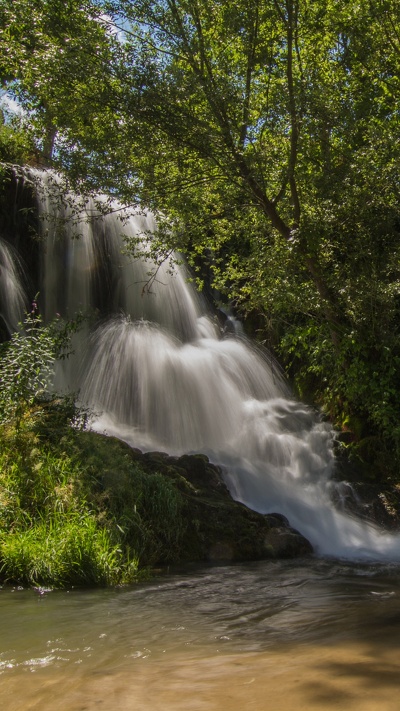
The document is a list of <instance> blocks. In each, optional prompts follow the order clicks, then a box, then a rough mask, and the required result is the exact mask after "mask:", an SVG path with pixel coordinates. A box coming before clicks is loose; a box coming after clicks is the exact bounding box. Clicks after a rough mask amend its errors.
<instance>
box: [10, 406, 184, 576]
mask: <svg viewBox="0 0 400 711" xmlns="http://www.w3.org/2000/svg"><path fill="white" fill-rule="evenodd" d="M74 419H75V422H74ZM127 449H128V448H126V449H125V448H124V445H123V444H122V443H120V442H117V441H116V442H113V441H112V440H110V439H109V438H105V437H102V436H100V435H96V434H94V433H91V432H87V431H85V430H83V429H81V428H80V427H79V424H78V425H77V422H76V411H75V408H74V406H73V405H72V404H71V402H70V401H68V400H62V399H60V400H54V401H51V402H46V403H42V404H41V405H35V406H32V407H31V408H29V410H26V411H25V413H24V416H23V417H22V418H21V419H20V420H19V422H18V426H16V423H15V421H9V422H7V423H3V424H2V425H1V426H0V579H1V580H2V581H6V582H10V583H17V584H22V585H25V584H27V585H42V586H43V585H44V586H46V585H47V586H51V587H65V586H71V585H75V586H86V585H92V586H93V585H117V584H124V583H128V582H133V581H136V580H138V579H141V578H142V577H143V575H146V568H147V567H148V566H151V565H154V564H155V563H158V564H162V563H170V562H174V561H176V560H177V559H179V554H180V546H181V543H182V536H183V533H184V530H185V524H184V521H183V519H182V515H181V514H182V508H183V499H182V497H181V495H180V494H179V492H177V490H176V489H175V488H174V486H173V485H172V483H170V482H169V481H168V480H167V479H165V478H164V477H162V476H161V475H160V474H158V473H157V472H154V473H148V472H145V471H144V470H143V469H142V468H141V467H140V465H139V464H138V463H137V462H135V461H134V460H133V459H132V458H131V457H130V456H129V453H128V452H127V451H126V450H127Z"/></svg>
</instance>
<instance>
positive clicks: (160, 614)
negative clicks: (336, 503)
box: [0, 561, 400, 711]
mask: <svg viewBox="0 0 400 711" xmlns="http://www.w3.org/2000/svg"><path fill="white" fill-rule="evenodd" d="M0 607H1V617H2V621H3V622H2V632H1V647H0V652H1V653H0V670H1V675H0V704H1V708H5V709H7V711H14V709H15V710H16V709H17V708H18V709H19V710H20V709H21V708H22V709H24V710H25V709H32V710H39V709H40V710H41V711H50V709H54V708H59V709H62V710H63V711H78V709H80V710H81V711H83V709H86V710H92V709H95V708H96V709H97V708H107V709H114V708H118V709H125V708H126V709H133V708H134V709H135V711H136V709H143V711H155V710H157V709H160V710H161V709H163V711H176V709H181V708H182V709H184V708H185V709H190V708H193V709H199V710H200V709H215V710H216V711H222V709H223V708H225V706H226V705H227V703H228V702H229V708H230V709H238V711H239V709H243V708H244V709H246V708H248V709H256V711H261V710H262V711H264V709H269V708H271V709H274V710H275V709H277V708H281V709H284V710H285V711H288V710H289V709H294V708H296V709H298V708H300V709H301V708H304V709H325V708H326V709H330V708H343V709H344V708H346V709H348V708H349V709H357V711H369V710H370V709H376V710H377V709H378V708H379V709H382V708H383V709H387V710H388V711H389V709H390V710H391V709H393V710H394V709H397V708H398V706H396V703H397V693H396V692H397V691H398V690H399V687H400V674H399V672H400V663H399V662H398V653H397V652H398V639H399V631H400V569H399V567H394V566H367V565H355V564H354V565H350V564H348V563H341V562H329V561H311V562H310V561H297V562H295V563H293V562H288V561H286V562H285V561H275V562H263V563H256V564H246V565H237V566H226V567H215V568H211V569H207V570H201V569H194V570H192V571H191V572H183V573H174V574H169V575H165V576H164V577H162V578H160V579H158V580H156V581H153V582H151V583H148V584H144V585H140V586H137V587H134V588H121V589H116V590H99V591H93V590H89V591H78V590H73V591H70V592H45V591H32V590H16V589H14V590H12V589H3V590H0ZM374 704H375V705H374Z"/></svg>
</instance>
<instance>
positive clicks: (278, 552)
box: [131, 449, 313, 562]
mask: <svg viewBox="0 0 400 711" xmlns="http://www.w3.org/2000/svg"><path fill="white" fill-rule="evenodd" d="M131 456H132V458H133V459H135V460H136V461H137V462H138V464H139V465H140V467H141V468H142V469H144V470H145V471H149V472H152V473H153V472H159V473H160V474H162V475H164V476H166V477H168V478H169V479H170V480H171V481H172V482H173V483H174V486H176V487H177V488H178V490H179V491H180V493H181V494H182V496H183V497H184V499H185V502H186V504H185V517H186V519H187V528H186V534H185V537H186V541H185V543H186V545H185V546H184V552H183V557H184V558H185V559H186V560H188V561H189V560H190V561H210V562H212V561H245V560H261V559H267V558H295V557H298V556H309V555H311V554H312V553H313V549H312V546H311V544H310V543H309V541H308V540H307V539H306V538H304V536H302V535H301V534H300V533H299V532H298V531H296V530H294V529H293V528H291V526H290V524H289V522H288V520H287V519H286V518H285V516H283V515H281V514H279V513H274V514H265V515H264V514H260V513H257V512H256V511H252V510H251V509H249V508H248V507H247V506H245V505H244V504H241V503H239V502H237V501H234V499H233V498H232V496H231V495H230V493H229V490H228V488H227V486H226V485H225V483H224V480H223V476H222V471H221V469H220V468H219V467H217V466H215V465H214V464H211V462H210V461H209V459H208V457H206V456H205V455H202V454H192V455H183V456H181V457H172V456H169V455H168V454H166V453H164V452H147V453H143V452H141V451H140V450H138V449H132V450H131Z"/></svg>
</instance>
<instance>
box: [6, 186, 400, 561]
mask: <svg viewBox="0 0 400 711" xmlns="http://www.w3.org/2000/svg"><path fill="white" fill-rule="evenodd" d="M32 175H33V177H34V179H35V180H36V181H38V210H39V218H40V219H39V223H40V225H41V228H40V229H41V233H42V238H43V242H42V244H41V270H40V272H41V273H40V284H39V287H38V291H39V292H40V296H39V303H40V308H41V311H42V313H43V314H44V316H45V319H46V320H51V319H52V318H54V317H56V316H57V314H60V315H61V316H63V317H73V316H74V314H75V313H76V312H77V311H81V312H83V313H85V314H89V319H88V325H87V326H85V327H84V328H83V329H82V331H81V333H80V334H79V335H78V336H76V337H75V341H74V350H75V355H74V356H73V357H71V358H69V359H68V361H66V362H65V363H62V364H60V366H59V368H58V372H57V387H58V389H59V390H68V391H73V392H79V400H80V402H81V403H82V404H83V405H85V406H88V407H89V408H90V409H91V410H92V411H93V412H94V413H95V420H94V422H93V428H94V429H95V430H97V431H99V432H104V433H107V434H109V435H114V436H117V437H119V438H121V439H123V440H125V441H126V442H127V443H129V444H130V445H132V446H134V447H138V448H141V449H143V450H162V451H167V452H169V453H170V454H182V453H187V452H203V453H205V454H207V455H208V456H209V457H210V459H211V461H213V462H214V463H216V464H219V465H221V467H222V468H223V472H224V476H225V479H226V482H227V485H228V487H229V489H230V491H231V493H232V495H233V496H234V498H236V499H238V500H240V501H242V502H243V503H245V504H247V505H248V506H250V507H251V508H253V509H255V510H257V511H260V512H263V513H270V512H279V513H282V514H284V515H286V516H287V518H288V519H289V521H290V523H291V525H292V526H293V527H295V528H297V529H298V530H299V531H300V532H301V533H302V534H303V535H304V536H306V537H307V538H308V539H309V540H310V542H311V543H312V545H313V546H314V548H315V550H316V551H317V553H319V554H321V555H332V556H337V557H347V558H357V559H360V558H361V559H365V560H397V561H398V560H400V537H399V536H398V535H390V534H388V533H384V532H381V531H380V530H379V529H378V528H377V527H376V526H374V525H371V524H368V523H365V522H362V521H359V520H357V519H356V518H354V517H352V516H351V515H349V514H347V513H345V512H343V511H340V510H338V509H337V508H335V505H334V504H333V502H332V501H333V497H332V490H333V489H334V487H335V485H334V483H333V480H332V473H333V469H334V454H333V441H334V432H333V430H332V428H331V427H330V426H329V424H327V423H325V422H323V421H322V420H321V418H319V417H318V415H316V413H314V412H313V411H312V410H310V409H309V408H308V407H306V406H305V405H304V404H302V403H301V402H298V401H296V400H294V399H293V398H292V397H291V394H290V391H289V388H288V386H287V384H286V382H285V379H284V377H283V375H282V373H281V371H280V369H279V367H278V365H277V364H276V363H275V361H274V359H273V358H272V357H271V356H270V355H269V354H268V353H266V352H265V351H264V350H260V348H258V347H257V346H256V345H255V344H253V343H251V342H250V341H249V340H247V339H245V338H244V337H243V336H242V335H235V334H233V333H231V332H229V333H224V331H223V329H221V326H220V323H219V321H218V319H217V318H216V316H215V314H213V313H212V312H211V311H210V310H209V309H208V308H207V306H206V304H205V302H204V301H203V299H202V298H201V297H200V296H199V294H198V293H197V292H196V291H195V289H194V288H193V287H192V286H191V285H190V284H189V282H188V280H187V276H188V275H187V273H186V270H185V268H184V267H183V266H177V265H175V264H172V262H171V261H169V260H166V261H165V262H163V263H162V264H160V265H158V267H157V278H156V279H154V280H151V281H149V279H150V276H149V273H150V272H151V271H152V270H154V268H155V265H154V264H153V263H152V262H151V261H150V260H146V259H140V260H139V259H133V258H132V257H131V256H130V255H127V254H125V253H124V249H123V248H124V241H123V238H122V234H125V235H126V236H128V237H129V238H131V239H137V240H138V241H139V242H140V240H141V238H142V237H143V240H144V239H145V236H146V235H148V234H149V233H151V232H152V231H154V228H155V223H154V218H153V216H152V215H151V214H150V213H146V211H137V212H136V214H133V215H132V216H131V217H129V219H127V220H126V221H121V220H120V219H118V215H119V207H118V206H117V205H115V206H114V207H115V211H114V212H113V213H111V214H108V215H105V216H102V215H101V214H100V213H99V206H98V204H96V202H95V201H88V202H87V203H86V204H85V205H81V206H78V203H77V202H75V200H74V198H73V196H72V197H71V196H70V198H69V200H57V199H54V197H51V196H50V194H52V193H54V180H55V179H54V176H52V174H51V173H42V174H39V173H32ZM50 183H51V184H52V185H51V186H50V187H51V188H52V189H50V188H49V184H50ZM142 247H143V246H142ZM143 248H144V247H143ZM12 251H13V250H12V249H11V248H10V247H8V246H4V244H3V243H0V265H1V268H2V287H1V291H0V296H1V299H2V316H3V320H4V321H5V323H7V324H9V327H10V328H15V327H16V323H17V322H18V313H21V314H22V312H23V310H24V309H25V305H26V303H27V299H26V297H25V296H24V293H23V287H22V285H21V284H22V282H21V281H20V280H19V279H18V278H17V275H18V272H19V269H18V268H17V266H16V264H17V261H13V259H12ZM13 265H14V266H13ZM4 274H5V278H6V279H7V283H6V281H3V276H4ZM150 284H151V286H150ZM4 305H6V306H7V308H8V311H7V314H6V313H4Z"/></svg>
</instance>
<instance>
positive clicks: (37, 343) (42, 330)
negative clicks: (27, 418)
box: [0, 303, 79, 424]
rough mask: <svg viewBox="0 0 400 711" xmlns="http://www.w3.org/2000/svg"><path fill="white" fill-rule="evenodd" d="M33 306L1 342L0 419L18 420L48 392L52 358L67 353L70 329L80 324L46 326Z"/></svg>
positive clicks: (52, 365) (72, 329)
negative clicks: (6, 339) (13, 330)
mask: <svg viewBox="0 0 400 711" xmlns="http://www.w3.org/2000/svg"><path fill="white" fill-rule="evenodd" d="M35 308H36V303H34V305H33V310H32V312H31V313H30V314H27V316H26V318H25V321H24V323H23V324H20V329H19V330H18V331H15V332H14V333H13V334H12V336H11V339H10V340H9V341H6V342H5V343H2V344H0V423H3V422H7V421H8V420H10V419H14V420H15V421H16V423H17V424H18V423H19V422H20V420H21V418H22V417H23V415H24V413H25V412H26V411H27V410H28V409H29V408H30V407H32V405H33V403H34V402H35V401H37V400H38V399H45V398H46V397H47V396H48V393H49V391H50V390H51V380H52V376H53V371H54V362H55V360H56V359H57V358H63V357H65V356H66V355H67V349H68V347H69V338H70V335H71V332H73V331H74V330H76V329H77V328H78V327H79V319H77V320H76V321H75V322H72V321H71V322H69V323H64V322H62V321H61V320H60V321H56V322H54V323H51V324H49V325H46V326H45V325H43V323H42V321H41V318H40V317H39V316H38V315H37V314H36V312H35Z"/></svg>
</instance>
